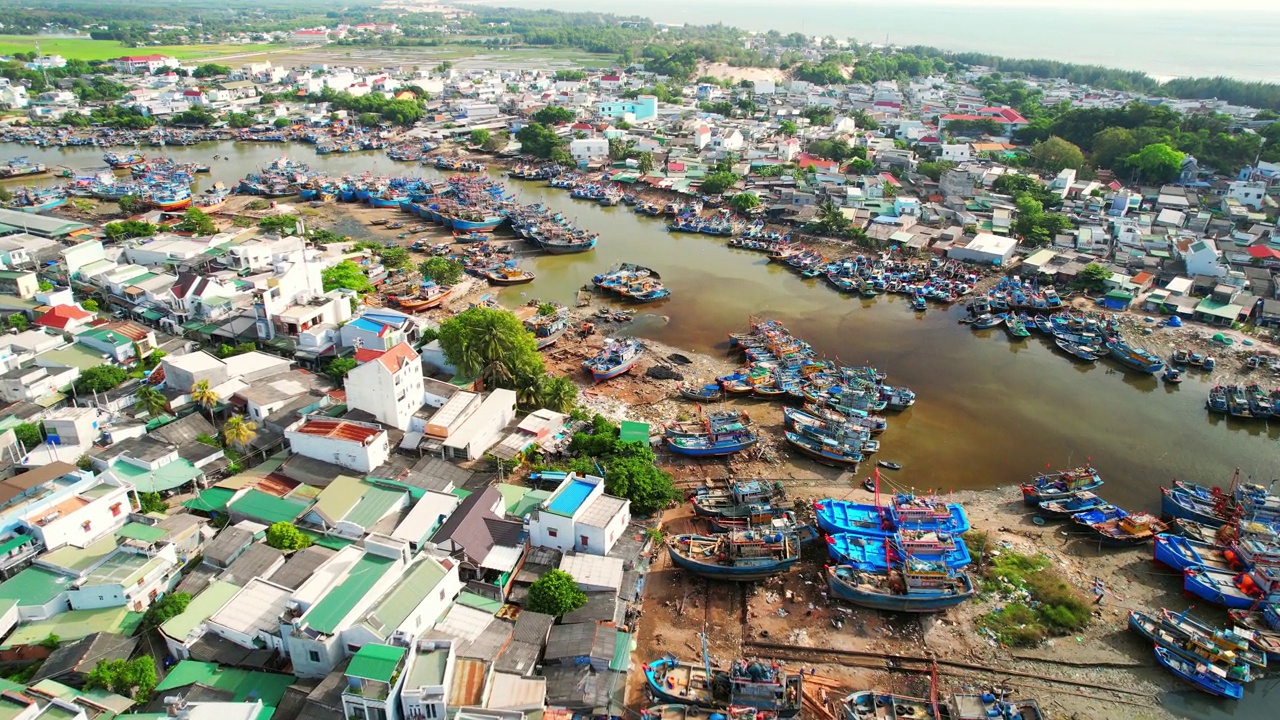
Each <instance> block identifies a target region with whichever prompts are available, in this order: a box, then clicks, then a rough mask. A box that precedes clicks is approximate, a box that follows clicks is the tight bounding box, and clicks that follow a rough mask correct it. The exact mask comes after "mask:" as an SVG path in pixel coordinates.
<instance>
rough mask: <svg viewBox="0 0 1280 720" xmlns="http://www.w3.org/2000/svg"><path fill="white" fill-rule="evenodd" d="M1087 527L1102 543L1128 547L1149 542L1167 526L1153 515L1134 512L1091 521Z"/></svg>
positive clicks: (1167, 527) (1166, 528)
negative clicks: (1100, 520)
mask: <svg viewBox="0 0 1280 720" xmlns="http://www.w3.org/2000/svg"><path fill="white" fill-rule="evenodd" d="M1089 528H1090V529H1091V530H1092V531H1093V534H1094V535H1095V536H1096V537H1097V538H1098V539H1099V540H1100V541H1101V542H1102V544H1103V545H1108V546H1111V547H1128V546H1131V545H1141V544H1143V543H1148V542H1151V541H1152V540H1153V539H1155V536H1156V535H1158V534H1159V533H1162V532H1164V531H1166V530H1168V529H1169V526H1168V525H1166V524H1164V523H1163V522H1161V521H1160V520H1159V518H1157V517H1155V516H1154V515H1150V514H1148V513H1144V512H1136V513H1130V514H1127V515H1125V516H1124V517H1118V518H1115V519H1112V520H1105V521H1103V522H1100V523H1093V524H1092V525H1090V526H1089Z"/></svg>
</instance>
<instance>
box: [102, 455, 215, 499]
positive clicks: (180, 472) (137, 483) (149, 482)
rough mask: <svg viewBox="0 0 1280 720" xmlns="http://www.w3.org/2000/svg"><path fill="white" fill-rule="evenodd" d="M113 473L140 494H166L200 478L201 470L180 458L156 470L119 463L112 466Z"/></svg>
mask: <svg viewBox="0 0 1280 720" xmlns="http://www.w3.org/2000/svg"><path fill="white" fill-rule="evenodd" d="M111 472H113V473H116V474H117V475H119V476H121V477H123V478H124V479H125V480H128V481H129V482H130V483H132V484H133V486H134V487H135V488H137V489H138V492H165V491H167V490H173V489H175V488H179V487H182V486H183V485H186V484H187V483H189V482H191V481H192V480H195V479H196V478H198V477H200V475H201V474H202V473H201V471H200V468H198V467H196V466H195V465H192V464H191V461H190V460H183V459H181V458H179V459H178V460H175V461H173V462H170V463H165V464H164V465H161V466H160V467H158V468H156V469H155V470H146V469H144V468H140V467H138V466H136V465H134V464H132V463H127V462H117V463H114V464H113V465H112V466H111Z"/></svg>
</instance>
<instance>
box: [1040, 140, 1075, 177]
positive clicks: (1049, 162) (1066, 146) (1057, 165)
mask: <svg viewBox="0 0 1280 720" xmlns="http://www.w3.org/2000/svg"><path fill="white" fill-rule="evenodd" d="M1031 159H1032V160H1033V161H1034V162H1035V164H1036V167H1039V168H1042V169H1044V170H1048V171H1049V172H1053V173H1056V172H1059V171H1061V170H1064V169H1067V168H1070V169H1072V170H1079V169H1080V168H1081V167H1083V166H1084V153H1083V152H1081V151H1080V148H1079V147H1077V146H1075V145H1073V144H1071V143H1069V142H1067V141H1066V140H1063V139H1062V138H1060V137H1057V136H1053V137H1050V138H1049V139H1047V140H1042V141H1040V142H1038V143H1036V144H1034V145H1032V146H1031Z"/></svg>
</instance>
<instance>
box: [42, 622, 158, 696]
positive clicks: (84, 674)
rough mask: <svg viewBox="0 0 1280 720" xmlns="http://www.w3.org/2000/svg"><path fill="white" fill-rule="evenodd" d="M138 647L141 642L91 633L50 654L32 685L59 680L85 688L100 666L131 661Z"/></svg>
mask: <svg viewBox="0 0 1280 720" xmlns="http://www.w3.org/2000/svg"><path fill="white" fill-rule="evenodd" d="M137 647H138V638H133V637H125V636H123V635H117V634H115V633H110V632H94V633H90V634H89V635H86V636H84V637H83V638H80V639H79V640H76V641H75V642H69V643H64V644H63V645H61V646H59V647H58V648H57V649H55V650H54V651H53V652H52V653H50V654H49V657H48V658H46V659H45V661H44V663H43V664H41V665H40V669H39V670H38V671H37V672H36V674H35V675H34V676H33V677H32V678H31V682H32V683H38V682H40V681H41V680H45V679H56V680H57V681H58V682H60V683H62V684H63V685H67V686H69V687H73V688H83V687H84V684H85V680H86V679H87V678H88V676H89V673H91V672H93V669H94V668H95V667H97V665H98V663H99V662H112V661H114V660H128V659H129V657H130V656H132V655H133V651H134V649H135V648H137Z"/></svg>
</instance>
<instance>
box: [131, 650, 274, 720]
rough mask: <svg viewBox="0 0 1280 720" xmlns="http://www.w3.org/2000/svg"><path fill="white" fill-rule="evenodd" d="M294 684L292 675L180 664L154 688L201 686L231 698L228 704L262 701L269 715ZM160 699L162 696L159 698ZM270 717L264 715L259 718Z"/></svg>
mask: <svg viewBox="0 0 1280 720" xmlns="http://www.w3.org/2000/svg"><path fill="white" fill-rule="evenodd" d="M294 682H295V679H294V677H293V676H292V675H278V674H276V673H269V672H252V671H249V670H240V669H237V668H224V667H219V666H218V665H217V663H204V662H196V661H194V660H183V661H182V662H180V663H178V664H177V665H174V666H173V668H172V669H170V670H169V673H168V674H167V675H165V676H164V680H161V681H160V684H159V685H157V686H156V692H157V693H163V692H165V691H167V690H172V689H174V688H180V687H184V686H187V685H190V684H191V683H200V684H201V685H205V686H208V687H212V688H217V689H219V690H225V691H226V692H229V693H231V694H232V697H231V702H245V701H247V700H249V699H251V698H252V699H255V700H261V701H262V704H263V706H264V710H265V709H266V708H268V707H269V708H271V711H272V713H274V712H275V708H276V706H277V705H279V704H280V698H282V697H284V693H285V691H286V690H288V689H289V686H290V685H292V684H293V683H294ZM162 697H163V696H162ZM264 716H265V717H270V714H269V713H266V712H264V713H263V714H262V715H260V716H259V717H264Z"/></svg>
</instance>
